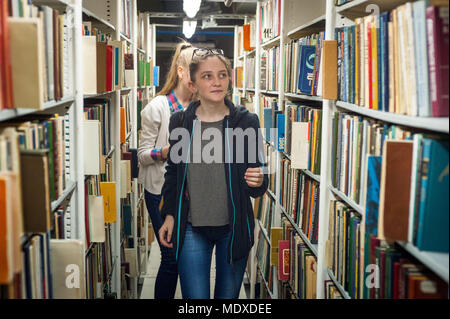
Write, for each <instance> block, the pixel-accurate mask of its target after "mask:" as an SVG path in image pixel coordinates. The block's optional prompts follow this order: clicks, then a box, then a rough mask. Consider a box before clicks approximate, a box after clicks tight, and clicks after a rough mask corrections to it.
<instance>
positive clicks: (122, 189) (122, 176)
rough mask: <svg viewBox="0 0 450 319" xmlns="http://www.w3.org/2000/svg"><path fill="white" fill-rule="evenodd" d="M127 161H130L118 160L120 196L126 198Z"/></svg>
mask: <svg viewBox="0 0 450 319" xmlns="http://www.w3.org/2000/svg"><path fill="white" fill-rule="evenodd" d="M127 162H128V163H129V162H130V161H124V160H121V161H120V198H126V197H127V194H128V183H127V176H128V174H127V169H128V166H127Z"/></svg>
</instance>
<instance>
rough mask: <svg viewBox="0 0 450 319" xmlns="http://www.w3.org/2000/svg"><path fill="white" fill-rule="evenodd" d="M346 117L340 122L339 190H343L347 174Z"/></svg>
mask: <svg viewBox="0 0 450 319" xmlns="http://www.w3.org/2000/svg"><path fill="white" fill-rule="evenodd" d="M348 122H349V121H348V118H347V116H346V117H345V118H344V119H343V121H342V124H343V127H342V152H341V172H340V173H341V174H340V175H341V176H340V183H339V186H340V189H339V190H340V191H341V192H343V193H344V192H345V186H346V185H345V176H346V174H347V168H346V165H345V162H346V159H347V156H348V143H347V137H348V128H347V125H348Z"/></svg>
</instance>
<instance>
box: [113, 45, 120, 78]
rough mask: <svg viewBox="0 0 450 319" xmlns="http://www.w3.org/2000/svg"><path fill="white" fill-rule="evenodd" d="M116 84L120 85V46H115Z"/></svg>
mask: <svg viewBox="0 0 450 319" xmlns="http://www.w3.org/2000/svg"><path fill="white" fill-rule="evenodd" d="M114 52H115V54H114V65H115V67H114V84H115V85H116V86H118V85H119V48H114Z"/></svg>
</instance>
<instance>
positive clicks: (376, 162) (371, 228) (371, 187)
mask: <svg viewBox="0 0 450 319" xmlns="http://www.w3.org/2000/svg"><path fill="white" fill-rule="evenodd" d="M381 161H382V157H381V156H374V155H369V156H368V158H367V189H366V192H367V193H366V196H367V198H366V233H367V234H370V235H375V236H376V235H377V234H378V210H379V206H380V180H381Z"/></svg>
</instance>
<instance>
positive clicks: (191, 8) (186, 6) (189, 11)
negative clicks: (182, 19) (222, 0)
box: [183, 0, 202, 19]
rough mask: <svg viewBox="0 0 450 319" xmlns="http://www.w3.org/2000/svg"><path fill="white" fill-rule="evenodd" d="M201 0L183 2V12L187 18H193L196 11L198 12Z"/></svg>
mask: <svg viewBox="0 0 450 319" xmlns="http://www.w3.org/2000/svg"><path fill="white" fill-rule="evenodd" d="M201 4H202V0H183V10H184V12H186V15H187V16H188V18H191V19H193V18H195V16H196V15H197V12H198V10H200V5H201Z"/></svg>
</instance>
